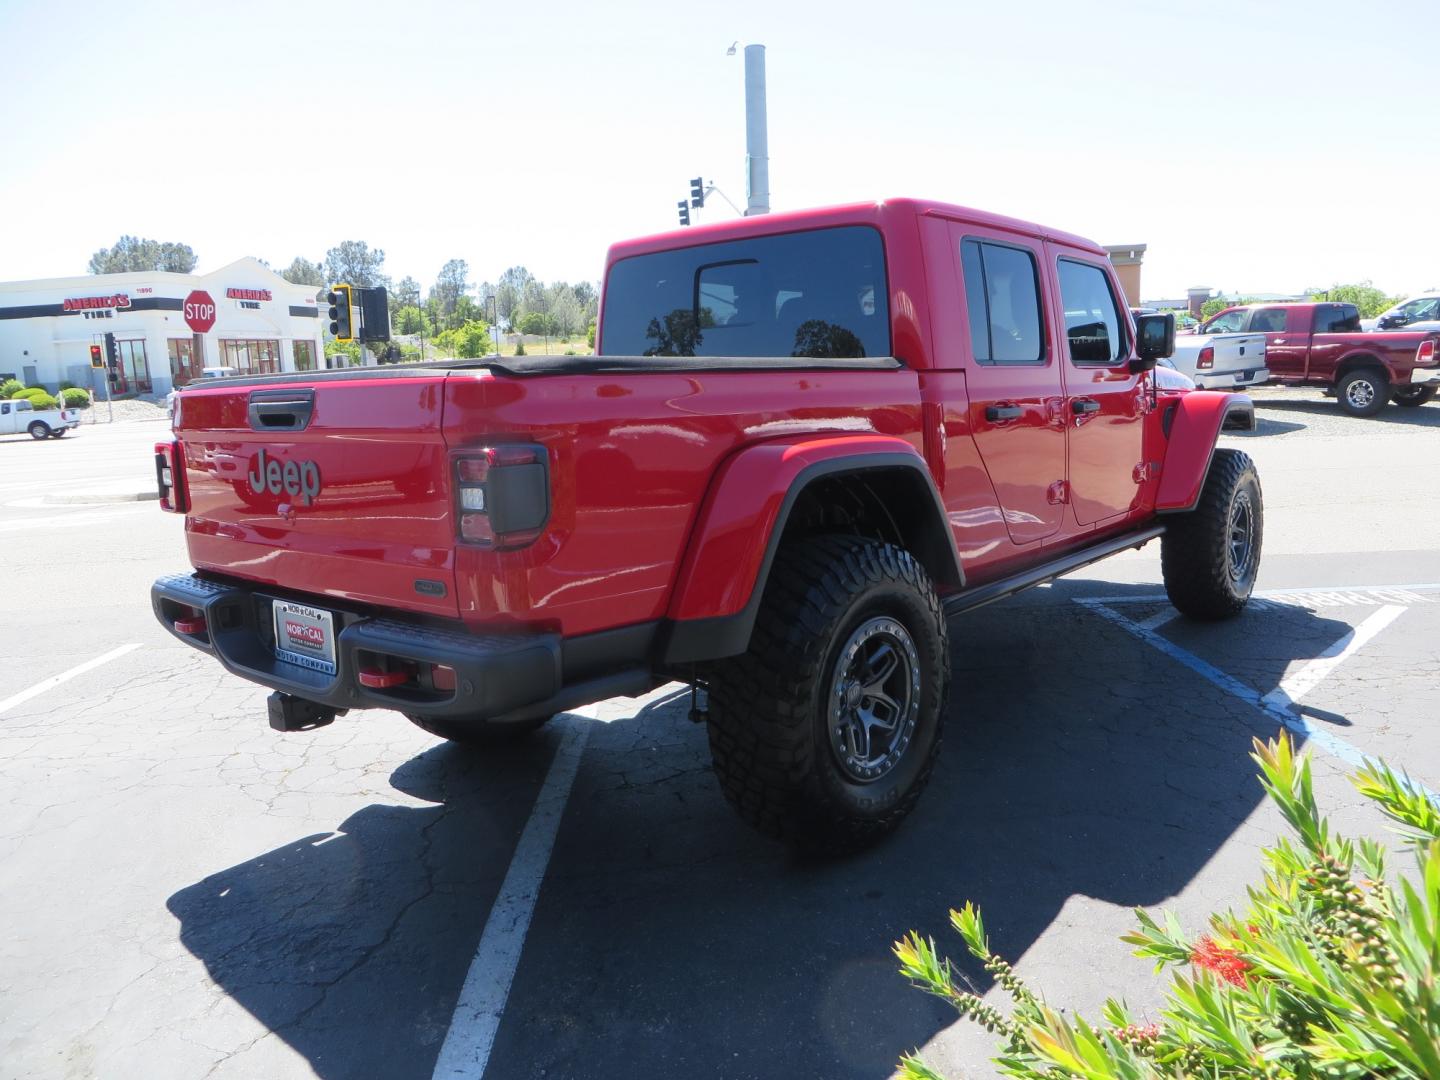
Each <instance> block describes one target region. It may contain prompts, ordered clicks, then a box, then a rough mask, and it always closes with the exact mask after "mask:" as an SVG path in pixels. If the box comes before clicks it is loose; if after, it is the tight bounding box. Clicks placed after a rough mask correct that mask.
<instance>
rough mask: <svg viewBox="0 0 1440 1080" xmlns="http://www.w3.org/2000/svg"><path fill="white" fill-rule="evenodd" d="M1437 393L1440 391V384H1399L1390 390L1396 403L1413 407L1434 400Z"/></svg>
mask: <svg viewBox="0 0 1440 1080" xmlns="http://www.w3.org/2000/svg"><path fill="white" fill-rule="evenodd" d="M1437 393H1440V386H1397V387H1395V389H1394V390H1392V391H1390V396H1391V398H1393V399H1394V401H1395V404H1396V405H1404V406H1406V407H1407V408H1411V409H1413V408H1415V406H1417V405H1424V404H1425V403H1426V402H1427V401H1434V400H1435V395H1436V394H1437Z"/></svg>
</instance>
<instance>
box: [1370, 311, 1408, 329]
mask: <svg viewBox="0 0 1440 1080" xmlns="http://www.w3.org/2000/svg"><path fill="white" fill-rule="evenodd" d="M1407 322H1409V320H1408V319H1406V318H1405V316H1404V315H1382V316H1381V317H1380V321H1379V322H1378V323H1376V324H1375V325H1376V326H1377V327H1378V328H1379V329H1381V330H1389V329H1390V328H1391V327H1392V326H1404V325H1405V324H1406V323H1407Z"/></svg>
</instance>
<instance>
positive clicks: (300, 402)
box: [177, 372, 457, 616]
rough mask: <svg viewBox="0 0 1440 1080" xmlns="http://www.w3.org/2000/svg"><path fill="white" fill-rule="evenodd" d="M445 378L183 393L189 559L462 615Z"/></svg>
mask: <svg viewBox="0 0 1440 1080" xmlns="http://www.w3.org/2000/svg"><path fill="white" fill-rule="evenodd" d="M444 381H445V376H444V374H443V373H425V374H411V373H409V372H407V373H406V375H405V377H399V374H398V373H396V374H395V375H391V376H389V377H386V376H384V375H379V374H377V375H375V376H362V377H360V378H346V379H344V380H340V381H321V380H317V382H316V383H314V384H311V385H306V384H304V383H291V382H287V383H285V384H283V388H281V387H280V386H277V385H276V384H270V385H268V386H264V385H261V386H254V385H247V386H239V387H232V386H230V385H217V386H215V387H214V388H211V386H209V385H205V384H196V385H195V386H192V387H190V388H188V389H187V390H185V392H184V393H182V394H181V395H180V396H179V399H178V400H179V404H180V416H179V419H178V421H177V432H178V434H179V437H180V440H181V443H182V445H183V446H184V453H185V465H186V479H187V482H188V483H189V485H190V513H189V515H188V516H187V518H186V533H187V541H188V543H189V547H190V556H191V561H192V562H193V563H194V565H195V566H196V567H197V568H199V569H202V570H212V571H216V572H220V573H224V574H228V575H232V576H235V577H240V578H247V579H250V580H252V581H255V582H258V583H261V584H272V585H283V586H284V587H285V588H287V589H293V590H296V591H297V592H301V593H306V594H314V595H317V596H332V597H336V598H337V599H342V600H346V601H352V602H356V603H362V604H375V605H381V606H384V607H389V608H400V609H404V610H410V611H414V612H419V613H427V614H435V615H450V616H453V615H455V614H456V613H457V607H456V603H455V582H454V561H453V560H454V548H455V520H454V511H453V506H452V497H451V491H452V486H451V482H450V464H449V454H448V452H447V448H446V445H445V442H444V438H443V436H442V427H441V424H442V419H443V417H442V401H443V395H442V393H441V390H442V388H443V385H444ZM218 382H220V383H222V384H229V383H230V380H218Z"/></svg>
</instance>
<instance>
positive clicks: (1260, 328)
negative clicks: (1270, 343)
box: [1250, 307, 1286, 334]
mask: <svg viewBox="0 0 1440 1080" xmlns="http://www.w3.org/2000/svg"><path fill="white" fill-rule="evenodd" d="M1285 314H1286V311H1285V309H1284V308H1278V307H1276V308H1261V309H1260V310H1259V311H1257V312H1255V314H1254V315H1252V316H1251V317H1250V330H1251V332H1252V333H1256V334H1283V333H1284V332H1285Z"/></svg>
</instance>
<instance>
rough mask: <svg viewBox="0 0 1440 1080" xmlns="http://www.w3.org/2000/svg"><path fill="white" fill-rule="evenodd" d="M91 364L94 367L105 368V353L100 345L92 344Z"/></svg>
mask: <svg viewBox="0 0 1440 1080" xmlns="http://www.w3.org/2000/svg"><path fill="white" fill-rule="evenodd" d="M90 366H91V367H92V368H103V367H104V366H105V354H104V352H103V351H101V349H100V346H99V345H91V346H90Z"/></svg>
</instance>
